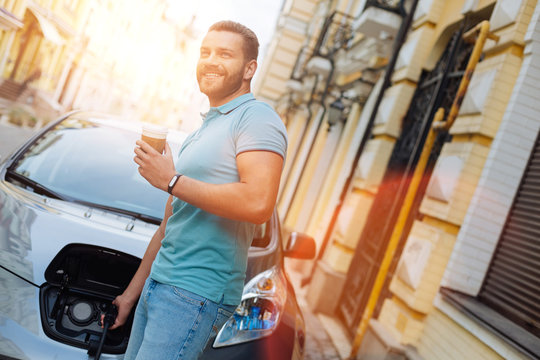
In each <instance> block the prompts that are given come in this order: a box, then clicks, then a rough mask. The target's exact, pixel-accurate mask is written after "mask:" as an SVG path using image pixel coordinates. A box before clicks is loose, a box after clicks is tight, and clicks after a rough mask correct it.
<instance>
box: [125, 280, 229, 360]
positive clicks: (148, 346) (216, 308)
mask: <svg viewBox="0 0 540 360" xmlns="http://www.w3.org/2000/svg"><path fill="white" fill-rule="evenodd" d="M235 309H236V306H233V305H224V304H223V300H222V301H221V303H219V304H217V303H215V302H213V301H211V300H209V299H207V298H205V297H203V296H200V295H197V294H194V293H192V292H189V291H187V290H183V289H180V288H177V287H175V286H171V285H165V284H162V283H159V282H157V281H155V280H152V279H150V278H148V279H147V280H146V283H145V285H144V288H143V291H142V293H141V297H140V298H139V303H138V305H137V310H135V318H134V319H133V326H132V328H131V335H130V338H129V344H128V347H127V350H126V354H125V356H124V359H125V360H134V359H137V360H150V359H151V360H154V359H159V360H177V359H183V360H190V359H197V358H198V357H199V356H200V355H201V353H202V351H203V349H204V347H205V346H206V343H207V342H208V340H209V339H210V338H212V337H214V336H216V335H217V332H218V331H219V330H220V329H221V327H222V326H223V324H225V322H226V321H227V320H228V319H229V317H231V315H232V314H233V312H234V310H235Z"/></svg>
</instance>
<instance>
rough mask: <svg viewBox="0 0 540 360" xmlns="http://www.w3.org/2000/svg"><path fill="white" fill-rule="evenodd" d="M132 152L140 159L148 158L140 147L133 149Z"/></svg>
mask: <svg viewBox="0 0 540 360" xmlns="http://www.w3.org/2000/svg"><path fill="white" fill-rule="evenodd" d="M133 152H134V153H135V154H137V156H139V157H141V158H148V154H147V153H146V152H144V150H143V149H141V148H140V147H136V148H135V149H133Z"/></svg>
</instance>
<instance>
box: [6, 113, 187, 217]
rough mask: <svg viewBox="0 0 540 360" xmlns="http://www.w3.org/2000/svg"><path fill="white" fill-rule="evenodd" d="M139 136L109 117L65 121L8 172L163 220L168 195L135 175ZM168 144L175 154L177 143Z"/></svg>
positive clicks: (71, 196)
mask: <svg viewBox="0 0 540 360" xmlns="http://www.w3.org/2000/svg"><path fill="white" fill-rule="evenodd" d="M139 137H140V133H138V132H137V130H136V129H133V130H128V129H126V128H123V127H119V126H115V125H112V124H109V123H107V121H103V122H101V121H100V122H95V121H87V120H77V119H68V120H64V121H63V122H61V123H59V124H58V125H57V126H55V127H54V128H52V129H51V130H49V131H47V132H46V133H45V134H44V135H43V136H41V137H40V138H39V139H38V140H37V141H36V142H35V143H34V144H33V145H32V146H30V147H29V148H28V149H27V150H26V152H25V153H24V154H22V156H21V157H19V160H18V161H17V163H16V164H15V165H14V166H13V167H12V170H13V171H14V172H15V173H16V174H18V175H20V176H23V177H25V178H27V179H29V180H30V181H31V182H32V183H33V184H34V185H35V186H40V187H43V188H45V189H47V190H48V191H50V192H51V193H54V194H56V195H58V196H59V197H61V198H65V199H68V200H71V201H75V202H82V203H90V204H96V205H99V206H101V207H107V208H114V209H118V210H123V211H126V212H129V213H134V214H141V215H143V216H146V217H152V218H155V219H161V218H162V217H163V213H164V210H165V203H166V201H167V197H168V194H167V193H166V192H164V191H161V190H158V189H156V188H154V187H153V186H151V185H150V184H149V183H148V182H147V181H146V180H145V179H144V178H143V177H142V176H141V175H140V174H139V172H138V167H137V164H135V162H134V161H133V157H134V156H135V154H134V152H133V149H134V147H135V141H136V140H137V139H138V138H139ZM169 144H170V145H171V147H172V148H173V154H174V153H175V151H177V150H178V147H179V144H178V143H173V142H171V141H170V140H169ZM36 183H37V184H36Z"/></svg>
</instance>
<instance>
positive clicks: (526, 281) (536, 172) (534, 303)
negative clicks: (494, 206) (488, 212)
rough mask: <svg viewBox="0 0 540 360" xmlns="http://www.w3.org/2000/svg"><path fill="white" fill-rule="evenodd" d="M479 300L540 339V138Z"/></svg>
mask: <svg viewBox="0 0 540 360" xmlns="http://www.w3.org/2000/svg"><path fill="white" fill-rule="evenodd" d="M479 300H480V301H482V302H483V303H485V304H486V305H488V306H490V307H491V308H493V309H494V310H496V311H498V312H499V313H501V314H503V315H504V316H505V317H507V318H509V319H510V320H512V321H514V322H516V323H517V324H519V325H521V326H523V327H524V328H525V329H526V330H528V331H529V332H531V333H533V334H534V335H535V336H540V137H538V138H537V140H536V143H535V147H534V149H533V152H532V154H531V158H530V160H529V164H528V165H527V168H526V170H525V173H524V175H523V178H522V180H521V184H520V187H519V189H518V192H517V194H516V197H515V199H514V204H513V205H512V208H511V209H510V213H509V215H508V219H507V222H506V224H505V227H504V229H503V232H502V234H501V238H500V240H499V244H498V247H497V249H496V251H495V254H494V255H493V259H492V262H491V265H490V268H489V270H488V274H487V275H486V278H485V280H484V284H483V286H482V289H481V291H480V294H479Z"/></svg>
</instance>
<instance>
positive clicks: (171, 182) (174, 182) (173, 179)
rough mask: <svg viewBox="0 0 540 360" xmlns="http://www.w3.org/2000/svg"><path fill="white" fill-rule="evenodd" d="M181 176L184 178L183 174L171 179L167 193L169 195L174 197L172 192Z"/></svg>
mask: <svg viewBox="0 0 540 360" xmlns="http://www.w3.org/2000/svg"><path fill="white" fill-rule="evenodd" d="M181 176H182V175H181V174H175V175H174V176H173V177H172V178H171V181H169V186H168V187H167V192H168V193H169V194H171V195H172V190H173V188H174V186H175V185H176V183H177V182H178V179H180V177H181Z"/></svg>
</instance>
